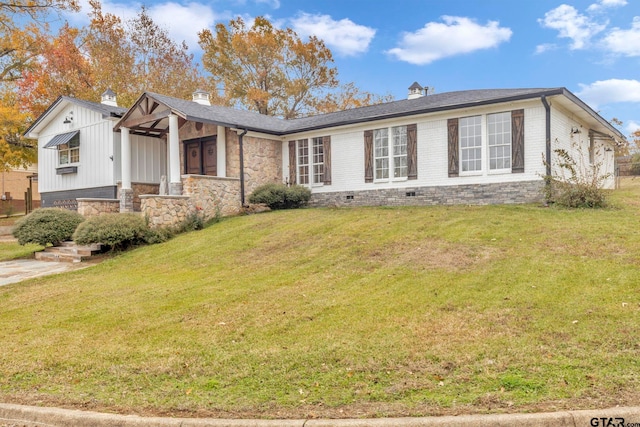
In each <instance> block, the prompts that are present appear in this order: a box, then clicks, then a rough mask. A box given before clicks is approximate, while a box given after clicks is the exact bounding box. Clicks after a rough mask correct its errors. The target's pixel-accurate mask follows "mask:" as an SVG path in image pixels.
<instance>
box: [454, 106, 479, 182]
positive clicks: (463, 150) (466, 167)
mask: <svg viewBox="0 0 640 427" xmlns="http://www.w3.org/2000/svg"><path fill="white" fill-rule="evenodd" d="M459 131H460V168H461V170H462V172H469V171H479V170H482V148H481V147H482V120H481V117H480V116H473V117H463V118H461V119H460V121H459Z"/></svg>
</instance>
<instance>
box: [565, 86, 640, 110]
mask: <svg viewBox="0 0 640 427" xmlns="http://www.w3.org/2000/svg"><path fill="white" fill-rule="evenodd" d="M579 86H580V91H579V92H577V93H576V95H578V96H579V97H580V98H581V99H582V100H583V101H585V102H586V103H587V104H589V105H590V106H591V107H593V108H594V109H597V108H598V106H600V105H604V104H613V103H618V102H639V103H640V81H638V80H624V79H609V80H598V81H596V82H594V83H591V84H589V85H585V84H582V83H580V84H579Z"/></svg>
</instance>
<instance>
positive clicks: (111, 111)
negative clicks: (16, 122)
mask: <svg viewBox="0 0 640 427" xmlns="http://www.w3.org/2000/svg"><path fill="white" fill-rule="evenodd" d="M69 104H73V105H77V106H80V107H83V108H86V109H88V110H91V111H95V112H96V113H100V114H102V116H103V117H105V118H106V117H121V116H122V115H123V114H124V113H126V112H127V109H126V108H122V107H113V106H110V105H105V104H100V103H98V102H91V101H85V100H83V99H78V98H74V97H72V96H59V97H58V98H57V99H56V100H55V101H53V103H52V104H51V105H50V106H49V108H47V109H46V110H45V111H44V113H42V114H41V115H40V116H39V117H38V118H37V119H36V120H35V121H34V122H33V123H32V124H31V126H29V128H28V129H27V130H26V131H25V132H24V136H26V137H27V138H37V136H38V133H39V132H40V131H41V130H42V129H43V128H44V127H45V126H46V125H47V124H48V123H49V122H50V121H51V119H53V117H55V116H56V114H57V111H58V110H61V109H63V108H65V107H66V106H67V105H69Z"/></svg>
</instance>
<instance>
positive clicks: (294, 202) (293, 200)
mask: <svg viewBox="0 0 640 427" xmlns="http://www.w3.org/2000/svg"><path fill="white" fill-rule="evenodd" d="M284 200H285V209H296V208H300V207H302V206H305V205H306V204H307V203H308V202H309V200H311V190H309V189H308V188H307V187H303V186H301V185H292V186H291V187H287V190H286V192H285V193H284Z"/></svg>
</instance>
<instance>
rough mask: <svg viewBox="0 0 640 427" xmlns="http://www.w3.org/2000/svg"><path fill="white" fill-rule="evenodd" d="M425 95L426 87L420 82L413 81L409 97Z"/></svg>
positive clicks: (414, 97)
mask: <svg viewBox="0 0 640 427" xmlns="http://www.w3.org/2000/svg"><path fill="white" fill-rule="evenodd" d="M424 95H425V93H424V88H423V87H422V85H420V84H418V82H413V84H412V85H411V86H409V96H408V97H407V99H416V98H422V97H423V96H424Z"/></svg>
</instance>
